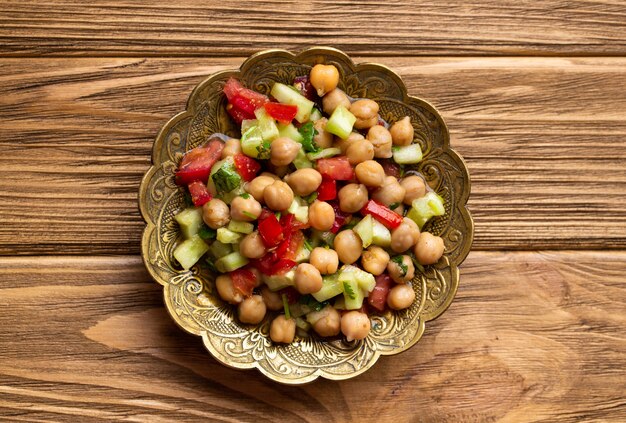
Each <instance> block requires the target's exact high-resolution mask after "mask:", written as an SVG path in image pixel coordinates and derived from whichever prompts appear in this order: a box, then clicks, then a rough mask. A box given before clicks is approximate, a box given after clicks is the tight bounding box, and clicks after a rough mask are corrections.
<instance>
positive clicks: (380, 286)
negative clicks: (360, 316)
mask: <svg viewBox="0 0 626 423" xmlns="http://www.w3.org/2000/svg"><path fill="white" fill-rule="evenodd" d="M392 286H393V281H392V280H391V278H390V277H389V275H388V274H386V273H383V274H382V275H378V276H376V286H375V287H374V289H373V290H372V292H370V293H369V295H368V296H367V303H368V304H369V305H370V306H372V307H374V308H375V309H376V310H378V311H384V310H385V307H386V306H387V296H388V295H389V290H390V289H391V287H392Z"/></svg>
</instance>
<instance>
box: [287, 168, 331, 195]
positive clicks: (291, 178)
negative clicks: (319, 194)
mask: <svg viewBox="0 0 626 423" xmlns="http://www.w3.org/2000/svg"><path fill="white" fill-rule="evenodd" d="M285 182H287V183H288V184H289V186H290V187H291V189H292V190H293V192H294V194H296V195H299V196H301V197H304V196H306V195H309V194H311V193H313V192H314V191H315V190H317V189H318V188H319V186H320V184H321V183H322V175H321V174H320V173H319V172H318V171H317V170H315V169H310V168H307V169H298V170H296V171H295V172H293V173H290V174H289V175H287V176H285Z"/></svg>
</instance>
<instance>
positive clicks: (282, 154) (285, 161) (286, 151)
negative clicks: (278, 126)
mask: <svg viewBox="0 0 626 423" xmlns="http://www.w3.org/2000/svg"><path fill="white" fill-rule="evenodd" d="M298 151H300V143H297V142H295V141H294V140H292V139H291V138H287V137H280V138H276V139H275V140H274V141H272V145H271V147H270V162H272V164H273V165H274V166H279V167H280V166H287V165H289V164H290V163H291V162H293V159H295V158H296V156H297V155H298Z"/></svg>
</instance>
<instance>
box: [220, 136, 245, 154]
mask: <svg viewBox="0 0 626 423" xmlns="http://www.w3.org/2000/svg"><path fill="white" fill-rule="evenodd" d="M237 153H241V141H239V140H238V139H236V138H231V139H229V140H228V141H226V142H225V143H224V149H223V150H222V159H225V158H226V157H228V156H234V155H235V154H237Z"/></svg>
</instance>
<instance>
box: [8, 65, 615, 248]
mask: <svg viewBox="0 0 626 423" xmlns="http://www.w3.org/2000/svg"><path fill="white" fill-rule="evenodd" d="M358 60H363V59H358ZM375 61H379V62H382V63H384V64H387V65H389V66H391V67H393V68H394V69H396V70H397V71H398V72H399V73H400V75H402V76H403V78H404V79H405V80H406V83H407V85H408V88H409V91H410V92H411V93H413V94H415V95H419V96H422V97H423V98H426V99H428V100H429V101H431V102H432V103H433V104H434V105H435V106H437V107H438V108H439V109H440V110H441V112H442V114H443V116H444V118H445V119H446V121H447V123H448V125H449V128H450V130H451V134H452V135H451V136H452V144H453V146H454V147H455V148H456V149H457V150H458V151H459V152H460V153H461V154H462V155H463V156H464V157H465V159H466V161H467V164H468V166H469V169H470V174H471V176H472V196H471V198H470V203H469V204H470V209H471V211H472V213H473V215H474V217H475V221H476V236H475V244H474V248H475V249H495V250H499V249H568V248H570V249H571V248H574V249H585V248H594V249H596V248H597V249H606V248H622V249H623V248H626V195H625V194H626V165H625V163H626V162H625V160H626V144H625V143H624V142H623V140H624V139H625V137H626V91H624V90H623V87H624V86H626V59H624V58H604V59H597V58H596V59H589V58H585V59H581V58H578V59H575V58H570V59H554V58H488V59H466V58H460V59H459V58H456V59H454V58H448V59H442V58H438V59H430V58H429V59H425V58H421V59H420V58H402V59H400V58H379V59H375ZM240 63H241V59H220V60H215V59H124V58H111V59H103V58H101V59H28V60H23V59H2V60H0V71H1V73H0V75H2V76H0V94H1V95H0V113H1V114H2V117H3V118H2V120H0V133H1V134H2V137H1V138H2V140H3V142H2V147H3V155H2V156H1V157H0V197H1V198H2V201H0V221H1V222H2V223H3V224H2V225H0V254H4V255H7V254H48V253H52V254H73V253H77V254H83V253H90V254H97V253H114V254H115V253H118V254H120V253H129V254H136V253H137V252H138V251H139V242H140V238H141V231H142V229H143V222H142V220H141V218H140V216H139V212H138V210H137V203H136V198H137V191H138V186H139V182H140V180H141V177H142V175H143V173H144V172H145V171H146V169H147V168H148V167H149V161H150V148H151V144H152V141H153V139H154V136H155V135H156V133H157V132H158V130H159V128H160V127H161V126H162V125H163V124H164V123H165V122H166V121H167V119H168V118H169V117H170V116H172V115H174V114H175V113H177V112H178V111H181V110H182V109H183V108H184V104H185V101H186V98H187V96H188V95H189V93H190V92H191V90H192V88H193V87H194V86H195V85H196V84H197V83H198V82H200V81H201V80H202V79H203V78H204V77H205V76H206V75H208V74H211V73H213V72H216V71H218V70H222V69H227V68H233V67H236V66H238V65H239V64H240ZM582 228H584V230H583V229H582Z"/></svg>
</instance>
